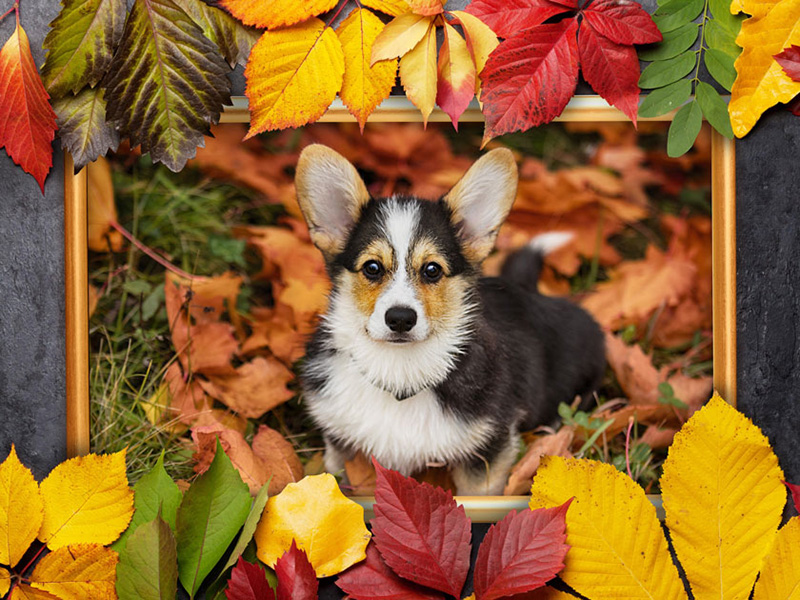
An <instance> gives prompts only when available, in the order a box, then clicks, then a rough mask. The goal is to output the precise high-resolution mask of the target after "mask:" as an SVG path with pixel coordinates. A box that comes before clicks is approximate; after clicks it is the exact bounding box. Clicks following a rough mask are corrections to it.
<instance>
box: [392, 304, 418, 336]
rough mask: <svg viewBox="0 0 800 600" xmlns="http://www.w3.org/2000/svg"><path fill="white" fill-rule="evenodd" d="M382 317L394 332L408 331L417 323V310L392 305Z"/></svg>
mask: <svg viewBox="0 0 800 600" xmlns="http://www.w3.org/2000/svg"><path fill="white" fill-rule="evenodd" d="M384 319H385V320H386V326H387V327H388V328H389V329H391V330H392V331H393V332H394V333H408V332H409V331H411V330H412V329H413V327H414V325H416V324H417V312H416V311H415V310H414V309H413V308H409V307H407V306H393V307H392V308H390V309H389V310H387V311H386V315H385V316H384Z"/></svg>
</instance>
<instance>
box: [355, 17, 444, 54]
mask: <svg viewBox="0 0 800 600" xmlns="http://www.w3.org/2000/svg"><path fill="white" fill-rule="evenodd" d="M432 23H433V17H424V16H421V15H415V14H413V13H407V14H404V15H400V16H399V17H397V18H396V19H392V20H391V21H390V22H389V23H388V24H387V25H386V27H384V29H383V31H381V33H380V35H379V36H378V37H377V38H376V39H375V42H374V43H373V44H372V57H371V59H370V63H371V64H373V65H374V64H375V63H376V62H378V61H379V60H388V59H390V58H399V57H401V56H403V55H405V54H408V53H409V52H410V51H411V50H413V49H414V47H415V46H417V45H418V44H419V42H420V40H422V38H424V37H425V35H426V34H427V33H428V31H430V28H431V24H432Z"/></svg>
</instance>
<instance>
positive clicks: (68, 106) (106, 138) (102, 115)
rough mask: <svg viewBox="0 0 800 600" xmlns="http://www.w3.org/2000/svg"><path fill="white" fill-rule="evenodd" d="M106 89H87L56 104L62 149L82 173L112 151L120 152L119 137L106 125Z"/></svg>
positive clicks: (61, 99)
mask: <svg viewBox="0 0 800 600" xmlns="http://www.w3.org/2000/svg"><path fill="white" fill-rule="evenodd" d="M104 95H105V89H103V88H102V87H99V86H98V87H95V88H89V87H87V88H84V89H83V91H81V92H80V93H79V94H78V95H77V96H73V95H71V94H67V95H66V96H64V97H63V98H59V99H57V100H53V102H52V104H53V110H55V111H56V116H57V117H58V132H59V136H60V137H61V146H62V147H63V148H64V149H65V150H69V153H70V154H72V159H73V160H74V161H75V170H76V171H79V170H81V169H82V168H83V167H85V166H86V165H87V164H89V163H90V162H92V161H94V160H97V157H99V156H105V154H106V152H107V151H108V150H116V149H117V146H118V145H119V133H117V130H116V129H114V128H113V127H112V126H111V125H109V124H108V123H107V122H106V100H105V96H104Z"/></svg>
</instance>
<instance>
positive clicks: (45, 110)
mask: <svg viewBox="0 0 800 600" xmlns="http://www.w3.org/2000/svg"><path fill="white" fill-rule="evenodd" d="M48 98H50V96H49V95H48V94H47V91H46V90H45V89H44V84H43V83H42V80H41V78H40V77H39V72H38V71H37V70H36V63H35V62H34V61H33V56H32V55H31V46H30V42H29V41H28V36H27V34H26V33H25V30H24V29H23V28H22V26H21V25H20V24H19V16H17V28H16V29H15V30H14V33H13V35H12V36H11V37H10V38H9V39H8V41H7V42H6V43H5V45H4V46H3V49H2V50H0V148H3V147H5V149H6V152H8V155H9V156H10V157H11V158H12V160H13V161H14V162H15V163H16V164H18V165H19V166H21V167H22V170H23V171H25V172H26V173H29V174H31V175H33V177H34V179H36V181H38V182H39V187H40V188H41V190H42V193H44V180H45V178H46V177H47V173H48V172H49V171H50V167H51V166H53V146H52V143H53V138H54V137H55V135H56V129H58V127H57V126H56V113H55V112H53V109H52V108H51V107H50V104H49V103H48V101H47V100H48Z"/></svg>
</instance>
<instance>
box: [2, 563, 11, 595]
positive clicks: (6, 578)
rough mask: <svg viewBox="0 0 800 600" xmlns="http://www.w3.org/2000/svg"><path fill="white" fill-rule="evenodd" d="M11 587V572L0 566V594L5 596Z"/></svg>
mask: <svg viewBox="0 0 800 600" xmlns="http://www.w3.org/2000/svg"><path fill="white" fill-rule="evenodd" d="M10 587H11V573H9V571H8V570H7V569H4V568H3V567H0V596H5V595H6V594H7V593H8V589H9V588H10Z"/></svg>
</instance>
